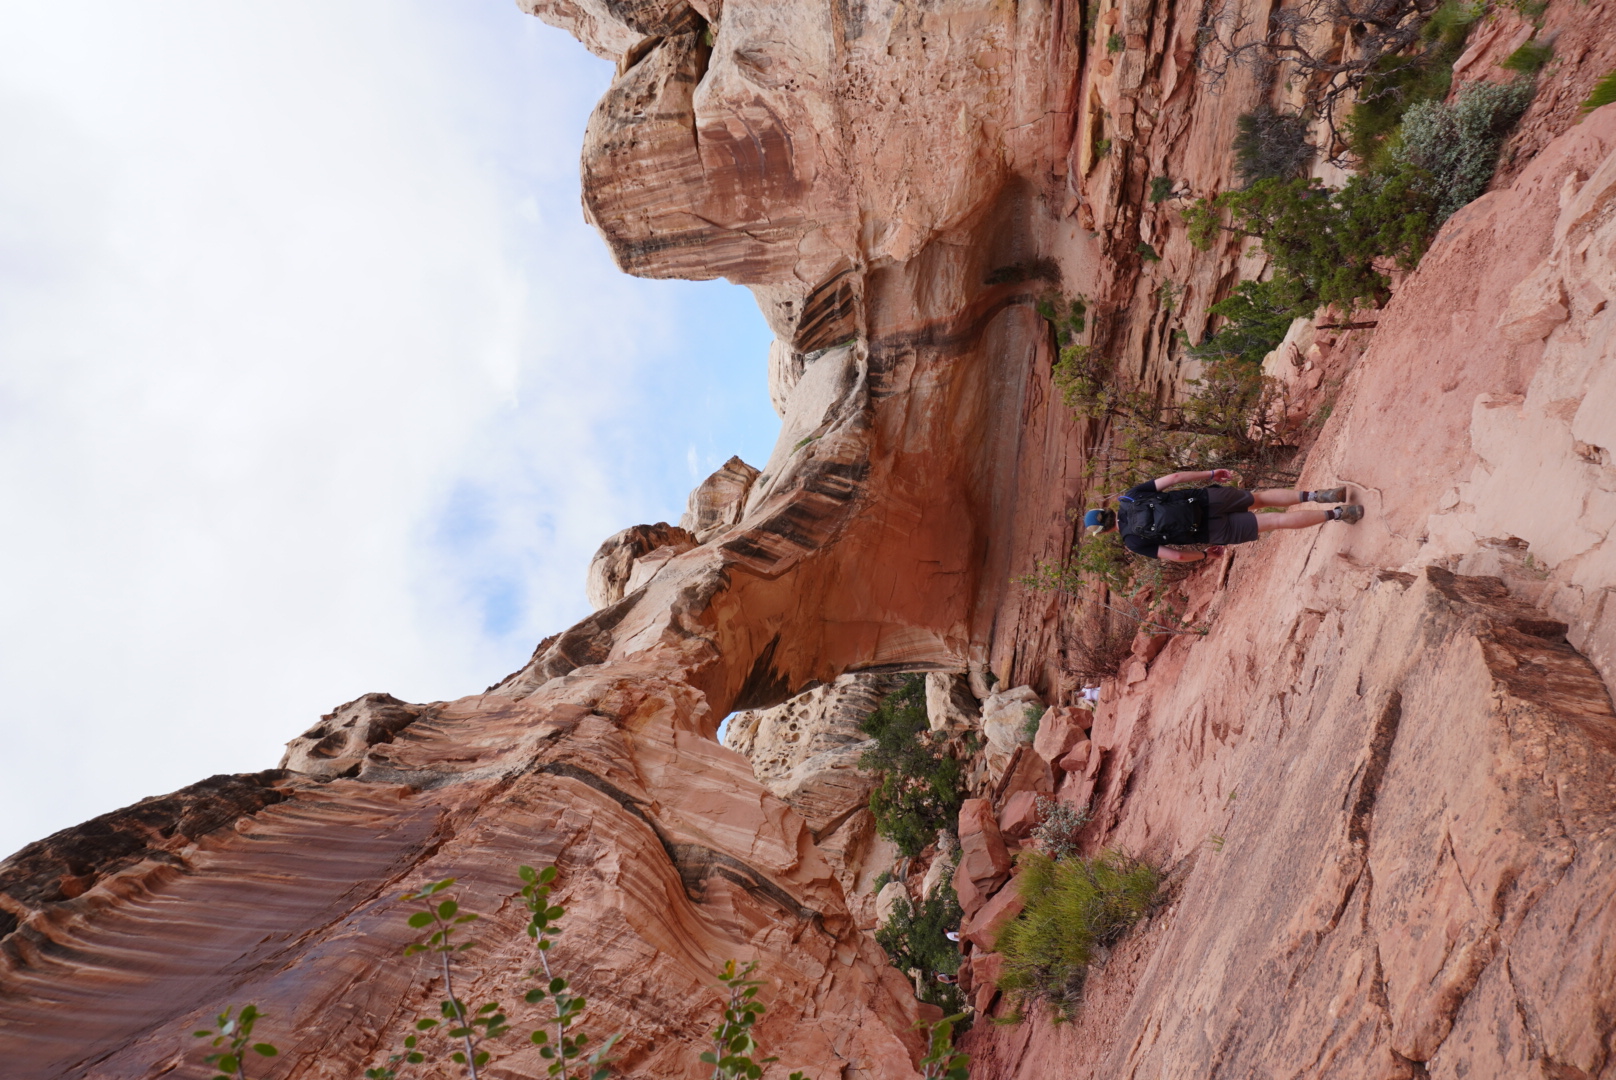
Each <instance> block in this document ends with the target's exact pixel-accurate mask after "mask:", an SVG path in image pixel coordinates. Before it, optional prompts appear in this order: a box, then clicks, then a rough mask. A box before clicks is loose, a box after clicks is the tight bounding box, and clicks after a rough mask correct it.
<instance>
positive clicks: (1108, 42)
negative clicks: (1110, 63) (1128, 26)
mask: <svg viewBox="0 0 1616 1080" xmlns="http://www.w3.org/2000/svg"><path fill="white" fill-rule="evenodd" d="M1127 47H1128V42H1127V39H1126V38H1124V37H1123V36H1122V34H1121V33H1120V32H1118V31H1116V30H1113V31H1111V36H1110V37H1108V38H1106V39H1105V51H1106V52H1108V53H1112V54H1115V53H1119V52H1121V51H1122V50H1123V49H1125V48H1127Z"/></svg>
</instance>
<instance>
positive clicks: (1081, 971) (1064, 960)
mask: <svg viewBox="0 0 1616 1080" xmlns="http://www.w3.org/2000/svg"><path fill="white" fill-rule="evenodd" d="M1016 880H1017V883H1018V885H1019V887H1020V889H1021V896H1022V899H1023V900H1024V901H1025V902H1026V908H1025V909H1024V910H1023V911H1022V913H1021V915H1020V916H1018V917H1017V918H1016V919H1015V920H1014V921H1013V922H1011V923H1010V924H1009V925H1007V926H1006V927H1005V928H1004V929H1003V930H1002V931H1000V933H999V940H998V943H997V944H998V951H999V952H1000V953H1002V954H1003V955H1004V975H1003V977H1002V978H1001V979H1000V980H999V985H1000V987H1001V988H1003V989H1005V990H1009V991H1013V992H1017V993H1019V994H1020V995H1021V996H1022V997H1023V998H1039V999H1042V1000H1044V1001H1047V1002H1048V1003H1049V1004H1050V1005H1051V1006H1052V1007H1054V1008H1055V1010H1056V1011H1057V1012H1058V1013H1061V1014H1067V1015H1069V1014H1070V1013H1071V1012H1072V1011H1073V1010H1074V1009H1075V1008H1076V1006H1077V1004H1078V1001H1079V999H1080V996H1081V994H1082V989H1083V978H1084V975H1085V974H1086V972H1087V969H1088V965H1089V963H1090V961H1092V960H1093V959H1094V954H1095V950H1097V949H1099V948H1101V947H1102V946H1105V945H1108V944H1110V943H1112V942H1114V941H1116V940H1117V938H1119V937H1121V936H1122V934H1123V932H1124V931H1126V930H1127V929H1128V927H1130V926H1132V925H1133V924H1134V923H1135V922H1137V921H1138V920H1139V919H1140V918H1141V917H1142V916H1143V915H1144V914H1145V912H1146V911H1147V910H1148V909H1149V907H1150V904H1151V902H1152V901H1153V900H1154V899H1155V897H1156V892H1157V889H1158V888H1159V887H1160V884H1161V875H1160V873H1158V872H1157V871H1156V870H1155V868H1153V867H1151V866H1149V865H1148V864H1146V863H1143V862H1140V861H1139V860H1137V859H1134V858H1130V857H1129V856H1127V855H1123V854H1122V853H1120V852H1116V851H1107V852H1104V853H1103V854H1101V855H1098V856H1096V857H1095V858H1093V859H1082V858H1076V857H1068V858H1064V859H1058V860H1057V859H1052V858H1050V857H1049V856H1048V855H1044V854H1041V853H1039V852H1027V853H1024V854H1023V855H1022V856H1021V873H1020V874H1019V875H1018V877H1017V879H1016Z"/></svg>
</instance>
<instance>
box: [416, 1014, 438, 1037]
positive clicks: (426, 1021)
mask: <svg viewBox="0 0 1616 1080" xmlns="http://www.w3.org/2000/svg"><path fill="white" fill-rule="evenodd" d="M437 1026H438V1022H437V1021H436V1020H433V1019H431V1018H430V1017H422V1018H421V1019H419V1020H417V1021H416V1022H415V1030H416V1031H430V1030H432V1029H433V1028H435V1027H437ZM412 1037H413V1036H412Z"/></svg>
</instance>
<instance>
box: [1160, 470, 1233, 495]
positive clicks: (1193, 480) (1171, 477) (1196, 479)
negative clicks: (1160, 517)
mask: <svg viewBox="0 0 1616 1080" xmlns="http://www.w3.org/2000/svg"><path fill="white" fill-rule="evenodd" d="M1232 479H1234V473H1232V472H1230V471H1229V470H1228V469H1212V470H1210V471H1207V472H1175V473H1168V474H1167V475H1166V476H1160V477H1157V478H1156V490H1157V491H1166V490H1167V489H1168V488H1170V487H1172V486H1173V485H1174V484H1205V483H1213V484H1220V483H1222V482H1223V481H1225V480H1232Z"/></svg>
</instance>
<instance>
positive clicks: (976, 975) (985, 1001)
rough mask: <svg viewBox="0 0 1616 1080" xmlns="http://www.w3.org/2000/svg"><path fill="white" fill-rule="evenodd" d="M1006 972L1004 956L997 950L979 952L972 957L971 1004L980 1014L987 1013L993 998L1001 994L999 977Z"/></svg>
mask: <svg viewBox="0 0 1616 1080" xmlns="http://www.w3.org/2000/svg"><path fill="white" fill-rule="evenodd" d="M1003 974H1004V956H1003V955H1002V954H1000V953H996V952H988V953H983V952H979V953H977V954H976V955H975V956H973V957H971V988H972V1001H971V1004H972V1005H973V1006H974V1007H975V1008H976V1014H977V1015H978V1016H985V1015H987V1011H988V1009H990V1008H991V1007H992V1006H993V999H994V998H996V997H998V996H999V979H1000V978H1001V977H1002V976H1003Z"/></svg>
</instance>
